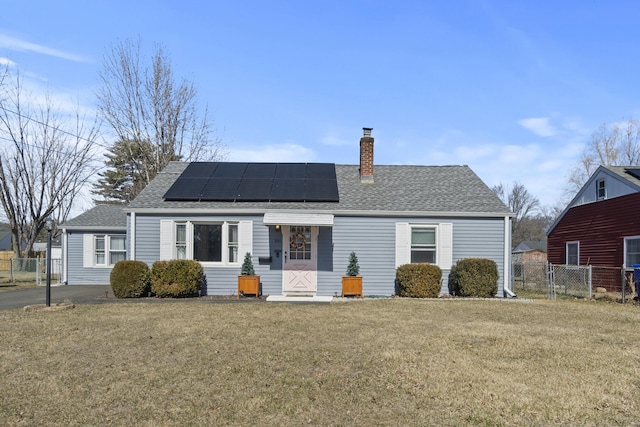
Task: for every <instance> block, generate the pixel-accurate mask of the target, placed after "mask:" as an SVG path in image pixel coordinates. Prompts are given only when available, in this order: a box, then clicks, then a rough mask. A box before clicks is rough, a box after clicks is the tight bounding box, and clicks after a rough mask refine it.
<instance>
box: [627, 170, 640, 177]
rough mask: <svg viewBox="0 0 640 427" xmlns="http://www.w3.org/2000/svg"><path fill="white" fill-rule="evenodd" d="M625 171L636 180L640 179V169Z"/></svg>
mask: <svg viewBox="0 0 640 427" xmlns="http://www.w3.org/2000/svg"><path fill="white" fill-rule="evenodd" d="M624 171H625V172H626V173H628V174H629V175H631V176H633V177H634V178H638V179H640V168H625V170H624Z"/></svg>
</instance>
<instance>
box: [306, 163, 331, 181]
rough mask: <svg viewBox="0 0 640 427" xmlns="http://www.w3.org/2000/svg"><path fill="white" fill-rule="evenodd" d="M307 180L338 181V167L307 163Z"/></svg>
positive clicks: (327, 164)
mask: <svg viewBox="0 0 640 427" xmlns="http://www.w3.org/2000/svg"><path fill="white" fill-rule="evenodd" d="M306 177H307V178H310V179H336V166H335V165H334V164H333V163H307V174H306Z"/></svg>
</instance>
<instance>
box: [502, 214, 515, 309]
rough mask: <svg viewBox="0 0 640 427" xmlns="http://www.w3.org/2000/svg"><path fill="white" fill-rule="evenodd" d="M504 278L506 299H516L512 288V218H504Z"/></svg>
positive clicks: (503, 287) (503, 286)
mask: <svg viewBox="0 0 640 427" xmlns="http://www.w3.org/2000/svg"><path fill="white" fill-rule="evenodd" d="M503 264H504V278H503V279H502V283H503V285H502V289H503V291H504V292H503V293H504V296H505V297H509V298H515V297H516V294H515V293H514V292H513V291H512V290H511V289H510V287H511V218H509V217H508V216H505V217H504V263H503Z"/></svg>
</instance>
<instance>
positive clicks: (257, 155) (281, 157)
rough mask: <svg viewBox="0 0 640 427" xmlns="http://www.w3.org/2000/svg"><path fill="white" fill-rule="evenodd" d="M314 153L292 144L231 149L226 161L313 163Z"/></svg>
mask: <svg viewBox="0 0 640 427" xmlns="http://www.w3.org/2000/svg"><path fill="white" fill-rule="evenodd" d="M315 158H316V153H315V152H314V151H313V150H311V149H309V148H307V147H303V146H301V145H298V144H294V143H284V144H269V145H264V146H259V147H256V146H250V147H245V148H231V149H230V150H229V158H228V160H229V161H231V162H280V163H282V162H296V163H298V162H313V161H315Z"/></svg>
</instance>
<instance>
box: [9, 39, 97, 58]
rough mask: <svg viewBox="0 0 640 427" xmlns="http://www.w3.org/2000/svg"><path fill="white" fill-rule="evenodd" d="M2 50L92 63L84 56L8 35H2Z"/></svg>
mask: <svg viewBox="0 0 640 427" xmlns="http://www.w3.org/2000/svg"><path fill="white" fill-rule="evenodd" d="M0 48H4V49H10V50H15V51H20V52H35V53H40V54H43V55H48V56H53V57H56V58H61V59H66V60H69V61H74V62H90V60H89V59H88V58H85V57H83V56H80V55H76V54H74V53H69V52H65V51H62V50H58V49H54V48H51V47H48V46H43V45H40V44H37V43H31V42H28V41H26V40H20V39H17V38H15V37H11V36H7V35H6V34H0Z"/></svg>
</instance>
